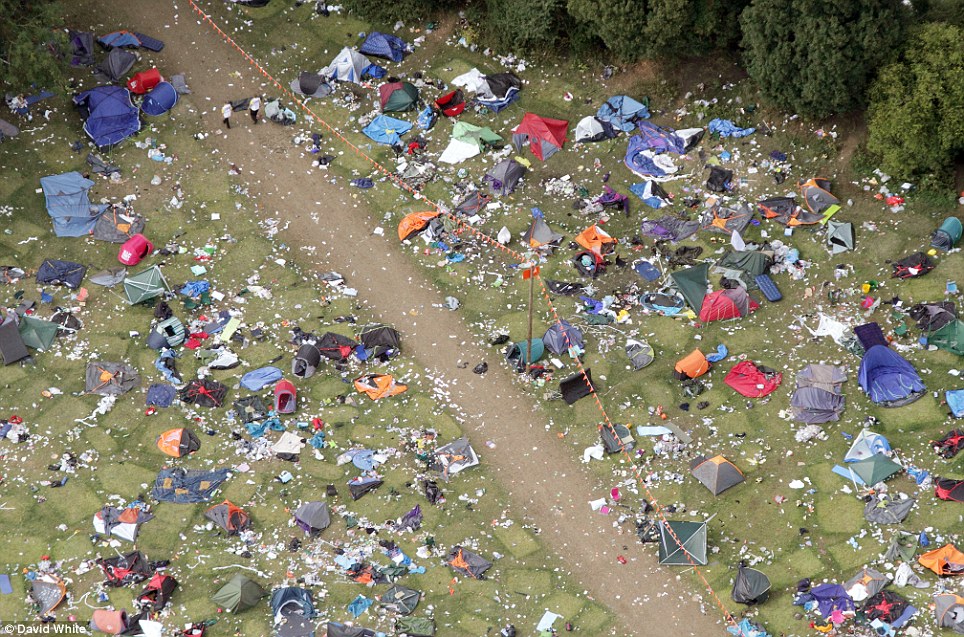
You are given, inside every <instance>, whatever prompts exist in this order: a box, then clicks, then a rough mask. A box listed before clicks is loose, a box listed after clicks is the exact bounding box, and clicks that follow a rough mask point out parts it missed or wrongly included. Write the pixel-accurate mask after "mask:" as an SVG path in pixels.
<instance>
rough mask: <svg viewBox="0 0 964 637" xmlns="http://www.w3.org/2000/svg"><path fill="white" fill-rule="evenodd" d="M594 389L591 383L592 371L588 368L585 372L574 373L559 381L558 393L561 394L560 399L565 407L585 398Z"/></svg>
mask: <svg viewBox="0 0 964 637" xmlns="http://www.w3.org/2000/svg"><path fill="white" fill-rule="evenodd" d="M595 389H596V388H595V385H593V382H592V370H591V369H590V368H588V367H587V368H586V369H585V371H579V372H576V373H575V374H573V375H572V376H569V377H567V378H564V379H562V380H561V381H559V393H561V394H562V399H563V400H564V401H566V404H567V405H572V404H574V403H575V402H576V401H578V400H579V399H580V398H585V397H586V396H588V395H590V394H591V393H593V392H594V391H595Z"/></svg>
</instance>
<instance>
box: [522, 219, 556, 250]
mask: <svg viewBox="0 0 964 637" xmlns="http://www.w3.org/2000/svg"><path fill="white" fill-rule="evenodd" d="M522 240H523V241H524V242H525V243H526V244H528V245H529V247H530V248H542V247H546V246H549V247H553V248H554V247H557V246H558V245H559V244H560V243H561V242H562V235H561V234H559V233H558V232H556V231H555V230H553V229H552V228H550V227H549V224H548V223H546V220H545V217H543V216H542V215H538V216H537V215H533V217H532V223H531V224H529V229H528V230H526V232H525V234H523V235H522Z"/></svg>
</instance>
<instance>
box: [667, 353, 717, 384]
mask: <svg viewBox="0 0 964 637" xmlns="http://www.w3.org/2000/svg"><path fill="white" fill-rule="evenodd" d="M675 369H676V374H675V376H676V378H678V379H679V380H687V379H690V378H699V377H700V376H702V375H703V374H705V373H706V372H708V371H710V362H709V361H708V360H706V355H704V354H703V352H701V351H700V350H699V349H694V350H693V351H692V352H690V353H689V354H687V355H686V356H684V357H683V358H682V359H680V361H679V362H678V363H676V368H675Z"/></svg>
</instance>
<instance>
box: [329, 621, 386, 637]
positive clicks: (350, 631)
mask: <svg viewBox="0 0 964 637" xmlns="http://www.w3.org/2000/svg"><path fill="white" fill-rule="evenodd" d="M325 630H326V633H325V637H377V635H378V634H379V633H376V632H375V631H374V630H371V629H370V628H365V627H363V626H348V625H347V624H342V623H341V622H328V624H327V626H326V627H325Z"/></svg>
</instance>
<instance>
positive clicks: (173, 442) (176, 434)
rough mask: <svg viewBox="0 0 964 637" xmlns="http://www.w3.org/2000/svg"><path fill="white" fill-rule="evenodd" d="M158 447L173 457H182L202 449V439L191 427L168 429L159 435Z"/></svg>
mask: <svg viewBox="0 0 964 637" xmlns="http://www.w3.org/2000/svg"><path fill="white" fill-rule="evenodd" d="M157 448H158V449H160V450H161V451H163V452H164V453H166V454H167V455H169V456H171V457H172V458H181V457H183V456H186V455H189V454H192V453H194V452H195V451H197V450H198V449H200V448H201V441H200V439H198V437H197V436H196V435H195V434H194V432H193V431H191V430H190V429H168V430H167V431H165V432H164V433H162V434H161V435H160V436H158V437H157Z"/></svg>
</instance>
